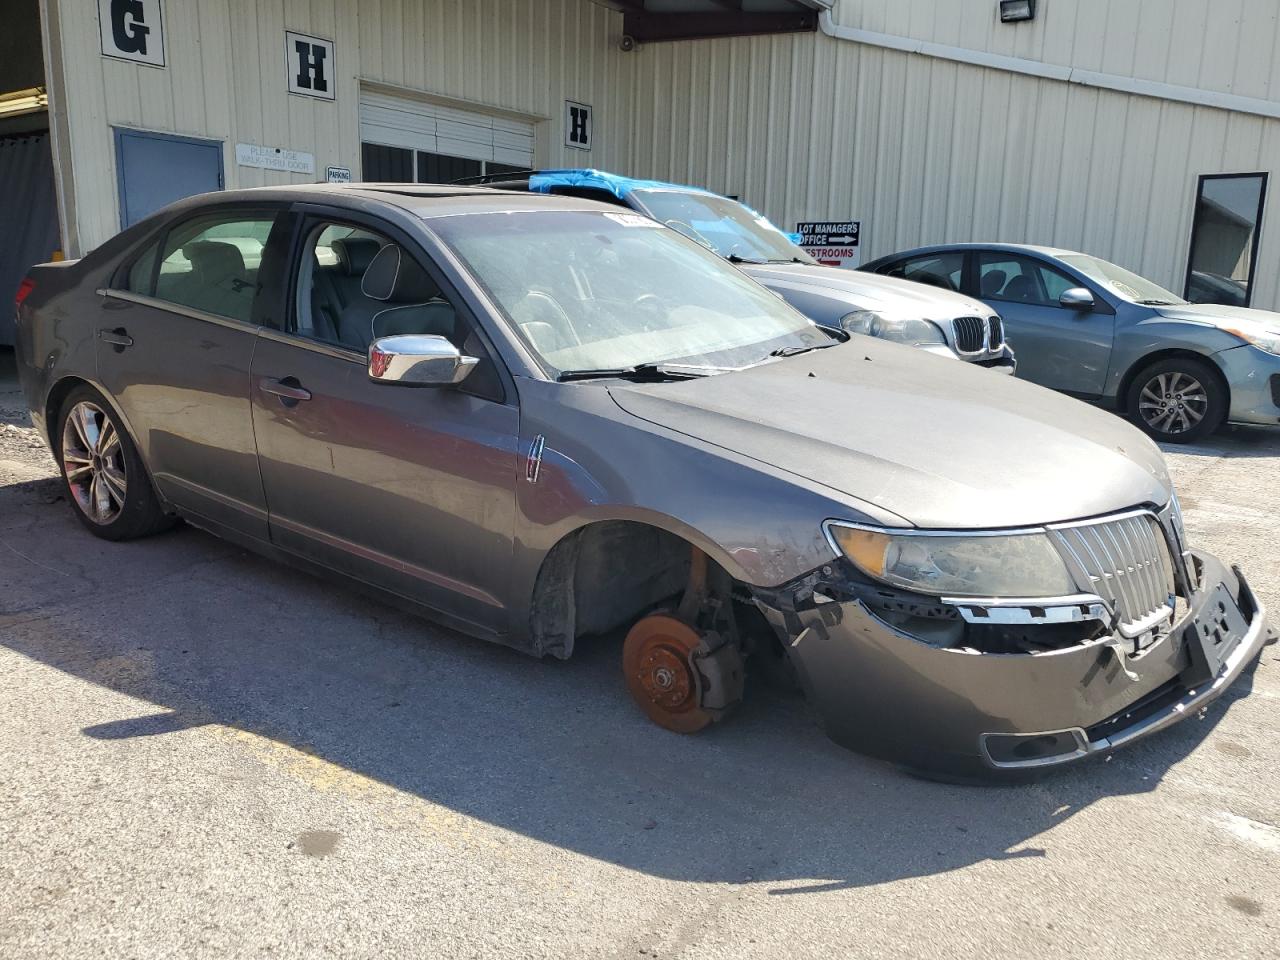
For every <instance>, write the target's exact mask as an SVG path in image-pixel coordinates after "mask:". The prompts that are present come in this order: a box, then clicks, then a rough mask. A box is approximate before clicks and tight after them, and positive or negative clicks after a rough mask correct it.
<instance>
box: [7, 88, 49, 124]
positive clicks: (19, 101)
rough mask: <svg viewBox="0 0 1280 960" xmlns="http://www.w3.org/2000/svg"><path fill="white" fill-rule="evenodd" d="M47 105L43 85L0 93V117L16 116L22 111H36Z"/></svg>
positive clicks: (47, 100)
mask: <svg viewBox="0 0 1280 960" xmlns="http://www.w3.org/2000/svg"><path fill="white" fill-rule="evenodd" d="M48 106H49V98H48V97H47V96H45V92H44V88H43V87H28V88H27V89H26V90H15V91H14V92H13V93H0V117H18V116H21V115H22V114H24V113H36V112H38V111H40V110H44V109H46V108H47V107H48Z"/></svg>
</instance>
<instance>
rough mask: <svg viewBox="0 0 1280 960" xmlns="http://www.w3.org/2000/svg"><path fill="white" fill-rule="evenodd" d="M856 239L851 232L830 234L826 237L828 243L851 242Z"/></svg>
mask: <svg viewBox="0 0 1280 960" xmlns="http://www.w3.org/2000/svg"><path fill="white" fill-rule="evenodd" d="M857 239H858V238H857V237H855V236H854V235H853V234H851V233H846V234H843V235H840V236H831V237H827V242H829V243H853V241H855V240H857Z"/></svg>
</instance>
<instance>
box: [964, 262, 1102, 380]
mask: <svg viewBox="0 0 1280 960" xmlns="http://www.w3.org/2000/svg"><path fill="white" fill-rule="evenodd" d="M973 257H974V264H973V277H974V284H975V289H974V290H972V291H970V293H971V295H972V296H975V297H978V298H979V299H981V300H983V301H985V302H986V303H987V304H988V305H989V306H990V307H991V309H993V310H995V311H996V312H997V313H998V314H1000V316H1001V317H1003V318H1004V328H1005V336H1006V338H1007V339H1008V341H1009V345H1010V346H1011V347H1013V350H1014V353H1015V354H1017V357H1018V376H1019V377H1021V378H1023V379H1024V380H1030V381H1032V382H1033V383H1038V384H1041V385H1042V386H1046V387H1052V388H1053V389H1054V390H1062V391H1065V392H1067V393H1073V394H1078V395H1080V396H1084V397H1097V396H1100V395H1101V394H1102V391H1103V387H1104V386H1105V384H1106V380H1107V369H1108V367H1109V366H1110V363H1111V341H1112V337H1113V335H1114V332H1115V313H1114V311H1112V309H1111V307H1110V306H1109V305H1108V304H1107V302H1106V301H1105V300H1103V299H1102V297H1101V296H1099V295H1098V294H1097V292H1096V291H1093V292H1094V297H1095V299H1096V306H1095V307H1094V309H1093V310H1091V311H1080V310H1071V309H1068V308H1066V307H1063V306H1062V305H1061V304H1060V303H1059V298H1060V297H1061V296H1062V294H1063V292H1064V291H1066V290H1069V289H1071V288H1073V287H1080V286H1085V285H1084V284H1082V283H1081V282H1079V281H1078V280H1077V279H1075V278H1074V277H1072V276H1071V275H1069V274H1068V273H1066V272H1065V271H1063V270H1060V269H1058V268H1057V267H1054V266H1052V265H1051V264H1049V263H1048V262H1046V261H1044V260H1041V259H1040V258H1038V257H1032V256H1026V255H1023V254H1016V253H1010V252H1008V251H1003V250H978V251H975V253H974V254H973Z"/></svg>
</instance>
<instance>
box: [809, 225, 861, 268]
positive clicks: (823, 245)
mask: <svg viewBox="0 0 1280 960" xmlns="http://www.w3.org/2000/svg"><path fill="white" fill-rule="evenodd" d="M796 232H797V233H799V234H800V246H801V247H803V248H804V252H805V253H807V254H809V256H811V257H813V259H815V260H817V261H818V262H819V263H823V264H826V265H827V266H829V267H847V268H848V269H850V270H852V269H854V268H855V267H857V266H858V265H859V264H860V263H862V247H861V246H860V245H859V240H860V239H861V236H862V221H861V220H836V221H831V220H811V221H804V222H801V223H797V224H796Z"/></svg>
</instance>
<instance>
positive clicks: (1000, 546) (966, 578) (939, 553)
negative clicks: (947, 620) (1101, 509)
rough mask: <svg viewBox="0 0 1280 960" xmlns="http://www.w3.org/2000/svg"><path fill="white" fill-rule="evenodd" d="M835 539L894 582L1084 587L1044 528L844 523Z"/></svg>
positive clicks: (991, 589) (1048, 592)
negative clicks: (916, 528) (939, 528)
mask: <svg viewBox="0 0 1280 960" xmlns="http://www.w3.org/2000/svg"><path fill="white" fill-rule="evenodd" d="M827 529H828V530H829V531H830V534H831V539H832V540H833V541H835V545H836V546H837V547H838V548H839V549H840V552H841V553H843V554H844V555H845V556H846V557H848V558H849V560H851V561H852V562H853V563H854V565H855V566H857V568H858V569H859V570H861V571H862V572H863V573H865V574H867V575H868V576H871V577H874V578H875V579H876V580H879V581H881V582H882V583H887V584H889V585H890V586H894V587H901V588H902V589H904V590H914V591H916V592H918V593H928V594H935V595H937V596H948V597H952V596H956V597H1006V598H1012V597H1026V598H1035V597H1066V596H1071V595H1072V594H1075V593H1078V592H1079V590H1078V588H1077V587H1076V585H1075V583H1074V582H1072V579H1071V574H1070V573H1068V572H1067V567H1066V564H1064V563H1063V562H1062V558H1061V557H1060V556H1059V555H1058V551H1057V550H1056V549H1054V546H1053V544H1051V543H1050V542H1049V538H1048V537H1047V536H1046V535H1045V534H1043V533H1016V534H998V535H990V536H983V535H966V534H959V535H954V536H953V535H939V534H921V533H884V532H882V531H879V530H864V529H862V528H860V527H851V526H846V525H845V524H842V523H830V524H828V525H827Z"/></svg>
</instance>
